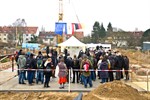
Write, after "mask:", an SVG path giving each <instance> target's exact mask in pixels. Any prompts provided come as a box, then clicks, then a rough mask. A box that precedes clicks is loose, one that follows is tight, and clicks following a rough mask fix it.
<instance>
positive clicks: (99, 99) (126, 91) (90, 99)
mask: <svg viewBox="0 0 150 100" xmlns="http://www.w3.org/2000/svg"><path fill="white" fill-rule="evenodd" d="M83 100H147V98H145V97H143V96H142V95H140V94H139V93H138V91H137V90H136V89H134V88H132V87H130V86H128V85H126V84H124V83H122V82H120V81H114V82H109V83H105V84H102V85H100V86H99V87H98V88H96V89H94V90H93V91H91V92H90V93H89V94H87V95H85V96H84V97H83Z"/></svg>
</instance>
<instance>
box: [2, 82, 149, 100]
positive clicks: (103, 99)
mask: <svg viewBox="0 0 150 100" xmlns="http://www.w3.org/2000/svg"><path fill="white" fill-rule="evenodd" d="M78 94H79V93H77V92H74V93H64V92H61V93H60V92H2V93H1V92H0V100H73V99H74V98H75V97H76V96H78ZM82 100H150V93H139V92H138V91H137V90H136V89H133V88H132V87H130V86H128V85H125V84H123V83H122V82H120V81H114V82H109V83H105V84H102V85H100V86H99V87H98V88H96V89H94V90H93V91H91V92H89V93H83V99H82Z"/></svg>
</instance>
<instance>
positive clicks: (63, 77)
mask: <svg viewBox="0 0 150 100" xmlns="http://www.w3.org/2000/svg"><path fill="white" fill-rule="evenodd" d="M58 67H59V72H58V76H59V84H60V87H59V88H60V89H63V88H64V84H65V83H66V82H67V66H66V64H65V63H64V59H63V58H61V59H60V62H59V63H58Z"/></svg>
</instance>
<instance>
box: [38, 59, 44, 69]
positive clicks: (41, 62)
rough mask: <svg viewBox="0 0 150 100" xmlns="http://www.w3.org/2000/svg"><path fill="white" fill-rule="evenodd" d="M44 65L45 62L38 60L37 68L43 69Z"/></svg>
mask: <svg viewBox="0 0 150 100" xmlns="http://www.w3.org/2000/svg"><path fill="white" fill-rule="evenodd" d="M42 65H43V60H42V59H38V60H37V68H42Z"/></svg>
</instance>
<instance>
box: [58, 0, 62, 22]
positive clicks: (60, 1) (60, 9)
mask: <svg viewBox="0 0 150 100" xmlns="http://www.w3.org/2000/svg"><path fill="white" fill-rule="evenodd" d="M58 21H63V0H59V18H58Z"/></svg>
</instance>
